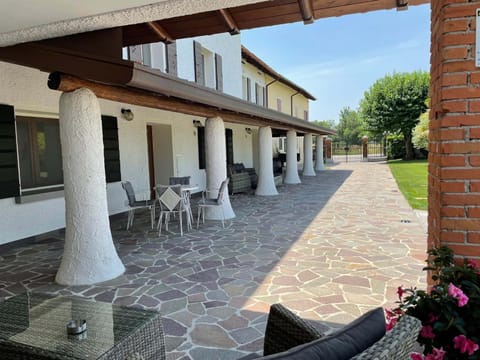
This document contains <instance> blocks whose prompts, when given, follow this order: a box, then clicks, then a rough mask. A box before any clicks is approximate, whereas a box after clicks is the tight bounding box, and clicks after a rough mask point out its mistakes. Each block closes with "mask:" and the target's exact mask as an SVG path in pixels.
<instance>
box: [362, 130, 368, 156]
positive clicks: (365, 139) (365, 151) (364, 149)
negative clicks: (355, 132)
mask: <svg viewBox="0 0 480 360" xmlns="http://www.w3.org/2000/svg"><path fill="white" fill-rule="evenodd" d="M362 161H368V136H367V135H363V136H362Z"/></svg>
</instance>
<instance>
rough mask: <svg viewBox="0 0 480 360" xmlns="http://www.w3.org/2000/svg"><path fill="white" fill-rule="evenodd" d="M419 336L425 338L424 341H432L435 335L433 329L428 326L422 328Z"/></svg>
mask: <svg viewBox="0 0 480 360" xmlns="http://www.w3.org/2000/svg"><path fill="white" fill-rule="evenodd" d="M420 336H421V337H423V338H425V339H434V338H435V334H434V332H433V329H432V327H431V326H430V325H425V326H424V327H422V331H421V332H420Z"/></svg>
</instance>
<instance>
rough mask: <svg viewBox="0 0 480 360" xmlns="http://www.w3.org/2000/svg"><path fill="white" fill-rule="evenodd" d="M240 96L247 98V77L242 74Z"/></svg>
mask: <svg viewBox="0 0 480 360" xmlns="http://www.w3.org/2000/svg"><path fill="white" fill-rule="evenodd" d="M242 98H243V100H247V78H246V77H245V76H242Z"/></svg>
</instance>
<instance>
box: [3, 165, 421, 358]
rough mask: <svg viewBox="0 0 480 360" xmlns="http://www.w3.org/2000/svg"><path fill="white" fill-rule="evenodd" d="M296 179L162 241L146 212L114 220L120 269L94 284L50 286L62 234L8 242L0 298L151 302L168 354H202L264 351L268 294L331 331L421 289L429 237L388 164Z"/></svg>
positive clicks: (239, 200) (241, 198)
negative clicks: (230, 215) (225, 216)
mask: <svg viewBox="0 0 480 360" xmlns="http://www.w3.org/2000/svg"><path fill="white" fill-rule="evenodd" d="M302 182H303V183H302V184H299V185H283V186H281V187H279V192H280V195H279V196H275V197H255V196H253V195H251V194H250V195H235V196H232V197H231V201H232V206H233V208H234V209H235V212H236V214H237V217H236V218H235V219H234V220H233V221H228V222H227V224H226V227H225V229H222V227H221V225H220V224H219V223H216V222H211V221H210V222H207V223H206V224H205V225H201V226H200V229H199V230H198V231H196V230H194V231H191V232H187V233H186V234H185V236H183V237H180V236H179V235H176V234H162V236H160V237H158V234H157V233H156V232H154V231H152V230H150V228H149V217H148V215H147V214H146V215H145V216H142V214H139V215H137V217H136V218H135V222H134V226H133V230H131V231H125V230H124V228H125V224H126V215H121V216H117V217H116V219H115V220H113V221H112V234H113V237H114V240H115V244H116V247H117V250H118V252H119V255H120V257H121V259H122V261H123V262H124V264H125V266H126V269H127V271H126V272H125V274H124V275H122V276H120V277H119V278H117V279H114V280H111V281H108V282H105V283H102V284H97V285H95V286H76V287H66V286H61V285H57V284H55V283H54V277H55V273H56V270H57V268H58V266H59V263H60V257H61V254H62V248H63V241H62V232H56V233H53V234H48V236H46V237H44V238H43V239H35V240H34V241H33V242H32V241H30V242H29V243H28V244H26V245H25V243H24V245H22V244H17V245H15V244H13V245H11V244H8V245H4V246H2V247H0V298H4V297H9V296H11V295H14V294H18V293H21V292H23V291H25V290H36V291H44V292H50V293H58V294H63V295H75V296H81V297H84V298H90V299H94V300H97V301H106V302H112V303H115V304H120V305H126V306H136V307H141V308H149V309H156V310H159V311H160V312H161V313H162V314H163V319H164V321H163V325H164V328H165V332H166V342H167V348H168V359H171V360H174V359H195V360H197V359H198V360H203V359H237V358H239V357H241V356H244V355H245V354H248V353H250V352H259V353H261V351H262V347H263V333H264V330H265V325H266V319H267V314H268V309H269V305H270V304H273V303H276V302H281V303H282V304H284V305H286V306H287V307H289V308H290V309H292V310H293V311H295V312H297V313H298V314H299V315H301V316H303V317H305V318H309V319H312V320H321V321H322V324H323V325H322V326H323V328H324V329H325V330H326V331H332V329H335V328H338V327H341V326H342V325H343V324H345V323H348V322H350V321H351V320H353V319H355V318H356V317H358V316H359V315H360V314H362V313H364V312H365V311H367V310H369V309H371V308H374V307H377V306H392V305H393V303H394V302H395V300H396V298H397V296H396V288H397V287H398V286H399V285H415V286H418V287H425V275H424V273H423V272H422V267H423V265H424V258H425V250H426V233H425V231H424V230H423V229H422V227H421V226H420V224H419V223H418V219H417V217H416V215H415V213H414V212H413V211H412V210H411V208H410V207H409V206H408V204H407V202H406V201H405V200H404V198H403V196H402V195H401V193H400V192H399V190H398V188H397V186H396V184H395V181H394V179H393V178H392V176H391V173H390V171H389V168H388V166H387V165H386V164H383V163H342V164H337V165H335V166H333V167H331V168H330V169H329V170H326V171H322V172H320V173H318V176H317V177H306V178H302ZM193 202H194V200H193ZM402 220H409V221H411V222H410V223H408V222H402ZM171 230H173V231H176V228H175V226H174V225H172V226H171Z"/></svg>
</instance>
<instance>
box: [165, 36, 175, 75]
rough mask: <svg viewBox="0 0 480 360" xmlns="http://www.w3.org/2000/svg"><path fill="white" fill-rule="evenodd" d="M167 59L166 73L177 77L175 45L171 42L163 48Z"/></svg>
mask: <svg viewBox="0 0 480 360" xmlns="http://www.w3.org/2000/svg"><path fill="white" fill-rule="evenodd" d="M165 52H166V58H167V67H166V70H167V73H169V74H170V75H174V76H177V44H176V43H175V42H172V43H170V44H168V45H167V46H166V47H165Z"/></svg>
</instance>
